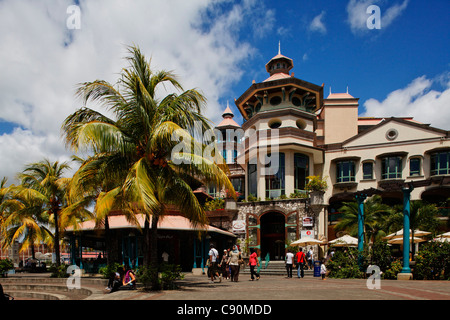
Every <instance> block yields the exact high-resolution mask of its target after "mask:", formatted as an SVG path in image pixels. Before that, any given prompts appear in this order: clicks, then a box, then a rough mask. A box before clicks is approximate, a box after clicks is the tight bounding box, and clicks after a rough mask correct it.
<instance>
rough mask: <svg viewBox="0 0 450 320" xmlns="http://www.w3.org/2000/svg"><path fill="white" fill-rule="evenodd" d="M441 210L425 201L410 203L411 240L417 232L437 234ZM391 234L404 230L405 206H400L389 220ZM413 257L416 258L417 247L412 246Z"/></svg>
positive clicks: (396, 207) (395, 208)
mask: <svg viewBox="0 0 450 320" xmlns="http://www.w3.org/2000/svg"><path fill="white" fill-rule="evenodd" d="M438 213H439V210H438V208H437V206H436V205H435V204H430V203H427V202H425V201H423V200H412V201H411V203H410V214H409V224H410V228H411V238H414V231H415V230H423V231H429V232H431V233H432V235H436V232H437V230H438V228H439V226H440V224H441V222H440V220H439V219H438ZM388 221H389V222H388V225H389V229H388V231H389V232H390V233H392V232H396V231H398V230H400V229H401V228H403V206H402V205H398V206H395V207H394V210H393V212H392V214H391V216H390V218H389V220H388ZM411 249H412V255H413V257H414V255H415V251H416V247H415V246H412V247H411Z"/></svg>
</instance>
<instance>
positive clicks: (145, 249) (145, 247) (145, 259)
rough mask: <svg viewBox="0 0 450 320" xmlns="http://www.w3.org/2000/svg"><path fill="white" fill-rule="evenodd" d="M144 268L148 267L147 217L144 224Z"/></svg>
mask: <svg viewBox="0 0 450 320" xmlns="http://www.w3.org/2000/svg"><path fill="white" fill-rule="evenodd" d="M143 249H144V250H143V252H144V261H143V264H144V267H149V266H150V221H149V217H148V216H147V215H146V216H145V222H144V248H143Z"/></svg>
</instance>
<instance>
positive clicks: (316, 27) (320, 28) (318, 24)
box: [309, 11, 327, 34]
mask: <svg viewBox="0 0 450 320" xmlns="http://www.w3.org/2000/svg"><path fill="white" fill-rule="evenodd" d="M324 16H325V11H322V12H321V13H320V14H319V15H317V16H316V17H314V19H313V20H312V21H311V24H310V25H309V30H311V31H317V32H320V33H322V34H325V33H327V27H326V26H325V24H324V23H323V21H322V19H323V17H324Z"/></svg>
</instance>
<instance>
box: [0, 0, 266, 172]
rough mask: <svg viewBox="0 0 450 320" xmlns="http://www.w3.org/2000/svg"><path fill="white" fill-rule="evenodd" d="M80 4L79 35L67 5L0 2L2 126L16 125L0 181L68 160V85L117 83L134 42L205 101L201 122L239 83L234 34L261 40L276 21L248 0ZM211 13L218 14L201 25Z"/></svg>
mask: <svg viewBox="0 0 450 320" xmlns="http://www.w3.org/2000/svg"><path fill="white" fill-rule="evenodd" d="M79 3H80V8H81V25H80V27H81V28H80V29H79V30H68V28H67V25H66V20H67V19H68V18H69V17H70V15H69V14H67V8H68V6H70V5H72V4H73V1H71V0H59V1H54V0H40V1H33V0H21V1H16V0H1V1H0V30H2V32H1V33H0V72H1V74H2V76H1V77H0V119H2V120H4V121H8V122H12V123H16V124H18V125H20V126H21V127H22V128H23V130H16V131H14V132H13V133H11V134H4V135H2V136H0V153H1V155H2V157H1V158H2V159H1V161H2V166H0V177H2V176H9V177H13V176H14V175H15V173H16V172H18V171H20V170H21V169H22V168H23V165H24V164H25V163H27V162H30V161H38V160H41V159H42V158H43V157H48V158H50V160H53V161H54V160H57V159H62V158H64V157H65V158H67V159H68V158H69V156H68V155H69V154H70V151H67V150H65V149H64V145H63V142H62V140H61V139H60V127H61V124H62V122H63V120H64V119H65V118H66V117H67V116H68V115H69V114H70V113H72V112H74V111H75V110H76V109H77V108H79V107H81V105H79V101H76V100H75V98H74V92H75V86H76V85H77V84H78V83H81V82H86V81H93V80H95V79H104V80H107V81H110V82H112V83H115V82H116V81H117V79H118V75H119V73H120V71H121V69H122V68H123V67H126V66H127V65H126V61H125V60H124V59H123V58H124V57H125V56H126V47H125V46H126V45H132V44H136V45H139V46H140V48H141V50H142V51H143V52H144V53H145V54H146V56H147V57H148V58H150V57H151V58H152V66H153V68H154V69H156V70H161V69H165V70H173V71H174V72H175V73H176V74H177V75H178V76H179V80H180V82H181V83H182V84H183V85H184V87H185V88H186V89H189V88H198V89H200V90H201V91H202V92H203V93H204V94H205V95H206V97H207V99H208V107H207V110H206V111H205V115H206V116H207V117H209V118H210V119H211V120H213V121H218V120H220V119H221V114H222V111H223V109H224V106H223V105H221V104H220V103H219V99H223V98H229V96H228V95H229V94H231V93H230V90H231V85H232V84H233V82H235V81H238V80H239V79H240V77H241V76H242V69H241V68H240V64H241V63H242V62H244V61H245V60H246V59H247V58H248V57H249V55H250V54H252V52H253V50H254V49H253V48H251V46H250V45H248V44H247V43H245V42H243V41H241V40H240V39H239V36H238V35H239V32H240V31H241V30H242V28H244V27H247V28H249V30H252V32H254V34H255V36H262V35H263V34H264V32H267V31H268V30H269V29H270V28H271V27H272V26H273V22H274V14H273V12H272V11H271V10H265V8H264V7H261V6H260V5H259V4H258V2H257V1H256V0H242V1H241V2H238V3H235V2H230V1H228V0H189V1H185V0H171V1H170V2H169V1H165V0H151V1H150V0H134V1H123V0H97V1H93V0H80V1H79ZM215 6H220V8H221V9H220V11H217V12H214V14H213V15H214V19H211V20H208V19H207V17H208V14H211V12H213V10H214V8H215ZM252 9H254V10H252ZM255 10H256V12H257V13H258V14H257V15H256V16H254V12H255ZM250 17H251V19H250ZM257 26H258V27H257ZM102 111H103V112H105V111H104V110H102ZM27 150H28V151H27Z"/></svg>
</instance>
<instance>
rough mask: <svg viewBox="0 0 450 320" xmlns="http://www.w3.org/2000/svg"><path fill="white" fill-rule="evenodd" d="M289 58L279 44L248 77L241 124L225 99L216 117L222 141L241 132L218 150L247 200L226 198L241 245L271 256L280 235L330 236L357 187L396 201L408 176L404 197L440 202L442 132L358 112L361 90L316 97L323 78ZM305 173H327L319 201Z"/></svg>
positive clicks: (448, 168)
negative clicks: (262, 71)
mask: <svg viewBox="0 0 450 320" xmlns="http://www.w3.org/2000/svg"><path fill="white" fill-rule="evenodd" d="M293 67H294V63H293V60H292V59H290V58H287V57H285V56H283V55H281V53H279V54H278V55H276V56H275V57H274V58H272V59H271V60H270V61H269V62H268V63H267V65H266V70H267V72H268V73H269V77H268V78H267V79H266V80H264V81H262V82H260V83H257V82H255V81H254V82H253V83H252V85H251V86H250V87H249V88H248V89H247V90H246V92H244V93H243V94H242V95H241V96H240V97H239V98H238V99H236V100H235V104H236V106H237V108H238V110H239V111H240V113H241V114H242V117H243V119H244V122H243V124H242V125H241V126H239V125H238V124H237V123H236V122H235V121H234V120H232V118H233V114H232V112H231V110H230V109H229V108H227V110H226V111H225V112H224V121H223V122H222V123H221V124H220V125H218V126H217V129H219V130H221V131H222V132H223V137H224V139H223V141H225V140H226V138H225V137H227V130H229V132H232V130H240V129H242V130H244V131H245V133H246V136H245V139H240V140H239V139H235V140H234V145H233V149H235V150H236V151H234V150H228V151H227V152H225V153H224V155H226V156H227V158H228V163H229V166H230V169H231V175H232V178H233V179H234V183H235V185H236V186H239V191H240V192H241V193H242V197H241V198H245V199H246V200H244V202H238V203H237V206H236V207H235V206H232V207H228V209H230V210H229V212H230V215H229V218H230V220H232V222H233V224H236V225H239V226H240V228H239V230H237V229H236V230H233V229H231V230H230V231H235V232H236V233H237V234H238V235H239V236H240V237H241V243H242V244H244V243H245V245H247V246H248V247H250V248H256V249H258V250H259V251H260V254H261V255H262V257H263V258H264V257H265V256H266V255H267V254H269V256H270V258H271V260H274V259H275V260H276V259H282V258H283V257H284V249H285V246H286V243H289V242H291V241H294V240H296V239H299V238H301V237H307V236H311V237H314V238H318V239H327V240H332V239H334V238H335V237H336V235H335V234H334V232H333V229H332V228H330V225H331V223H332V221H334V220H336V217H338V213H337V210H338V208H339V207H340V206H341V205H342V202H343V201H352V200H354V199H355V192H357V191H363V190H369V189H377V190H378V191H380V192H381V196H382V197H383V200H384V201H386V202H387V203H391V204H395V203H401V202H402V192H401V188H402V186H404V185H405V183H409V182H414V183H415V186H416V187H415V189H414V190H413V192H412V195H411V198H412V199H424V200H428V201H431V202H435V203H439V204H440V205H442V204H443V203H444V204H443V206H447V207H448V203H447V202H446V201H447V199H448V198H449V197H450V139H449V131H446V130H441V129H438V128H433V127H431V126H429V125H426V124H421V123H418V122H416V121H414V119H412V118H391V117H387V118H361V117H359V116H358V109H359V102H358V100H359V99H357V98H354V97H352V96H351V95H350V94H348V93H330V94H329V95H328V97H326V98H324V97H323V85H321V86H318V85H315V84H312V83H309V82H307V81H304V80H300V79H298V78H295V77H294V74H291V73H290V71H291V69H292V68H293ZM387 116H388V115H387ZM230 119H231V120H230ZM238 150H239V152H237V151H238ZM230 151H231V153H230ZM231 154H233V155H234V156H232V159H231V161H230V155H231ZM273 154H279V158H278V160H279V161H278V166H277V169H278V170H274V171H273V172H271V171H270V170H271V169H267V168H266V167H268V165H267V164H266V163H267V161H266V160H269V159H271V157H272V155H273ZM271 160H273V157H272V159H271ZM311 175H319V176H322V177H324V178H326V180H327V183H328V186H329V187H328V189H327V191H326V193H325V196H324V206H323V208H319V210H318V209H317V208H312V207H311V205H310V203H309V200H308V197H307V196H306V192H305V184H306V182H307V179H306V177H307V176H311ZM302 195H304V196H302ZM311 221H312V223H311ZM242 225H245V228H244V229H245V232H243V231H242V230H244V229H243V228H242Z"/></svg>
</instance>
